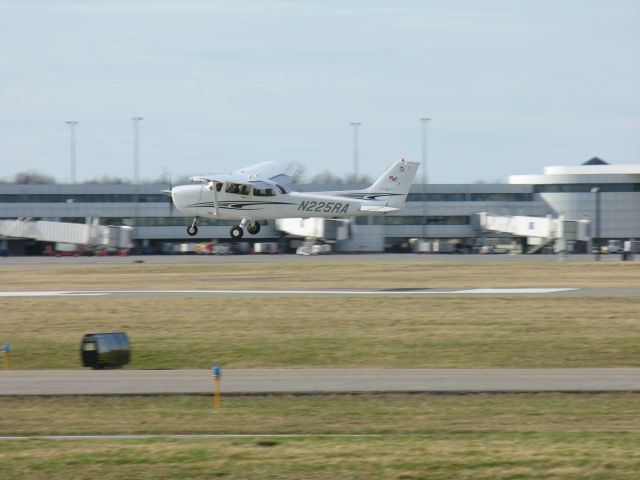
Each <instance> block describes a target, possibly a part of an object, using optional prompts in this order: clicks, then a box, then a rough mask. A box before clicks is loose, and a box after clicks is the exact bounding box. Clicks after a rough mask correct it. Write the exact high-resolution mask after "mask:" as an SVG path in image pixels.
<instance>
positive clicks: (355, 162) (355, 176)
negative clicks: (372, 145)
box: [351, 122, 362, 182]
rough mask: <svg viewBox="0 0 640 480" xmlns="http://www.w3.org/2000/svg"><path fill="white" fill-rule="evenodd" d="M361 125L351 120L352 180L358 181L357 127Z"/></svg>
mask: <svg viewBox="0 0 640 480" xmlns="http://www.w3.org/2000/svg"><path fill="white" fill-rule="evenodd" d="M360 125H362V124H361V123H360V122H352V123H351V126H352V127H353V181H354V182H357V181H358V174H359V172H358V162H359V160H360V159H359V153H360V152H359V151H358V143H359V139H358V128H359V127H360Z"/></svg>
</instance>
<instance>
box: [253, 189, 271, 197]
mask: <svg viewBox="0 0 640 480" xmlns="http://www.w3.org/2000/svg"><path fill="white" fill-rule="evenodd" d="M253 194H254V195H255V196H256V197H273V196H274V195H275V193H274V192H273V189H272V188H254V189H253Z"/></svg>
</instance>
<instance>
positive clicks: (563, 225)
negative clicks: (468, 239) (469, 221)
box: [475, 212, 591, 253]
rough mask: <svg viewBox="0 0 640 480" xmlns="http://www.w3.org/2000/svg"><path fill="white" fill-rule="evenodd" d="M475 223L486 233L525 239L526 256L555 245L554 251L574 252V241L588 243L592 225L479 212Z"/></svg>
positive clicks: (575, 221)
mask: <svg viewBox="0 0 640 480" xmlns="http://www.w3.org/2000/svg"><path fill="white" fill-rule="evenodd" d="M475 221H476V222H477V226H478V227H479V228H480V229H482V230H485V231H490V232H501V233H510V234H511V235H513V236H516V237H526V239H527V244H528V245H529V247H530V248H529V250H528V251H527V253H537V252H539V251H540V250H542V249H543V248H544V247H547V246H550V245H553V246H554V249H555V251H556V252H566V251H573V249H574V246H575V243H576V242H579V241H581V242H589V241H591V236H590V231H589V230H590V223H591V222H590V221H589V220H584V219H583V220H567V219H565V218H564V217H562V216H561V217H560V218H552V217H551V216H547V217H528V216H519V215H516V216H509V215H492V214H490V213H487V212H482V213H479V214H477V215H476V218H475Z"/></svg>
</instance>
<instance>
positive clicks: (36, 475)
mask: <svg viewBox="0 0 640 480" xmlns="http://www.w3.org/2000/svg"><path fill="white" fill-rule="evenodd" d="M639 446H640V436H639V435H637V434H629V435H615V434H557V435H554V434H542V435H529V434H487V435H478V434H453V435H437V436H429V435H427V436H419V437H412V436H409V437H377V438H330V437H329V438H327V437H325V438H305V439H301V438H279V439H275V440H273V441H268V442H266V441H265V439H259V438H243V439H191V440H188V439H183V440H147V441H139V440H138V441H123V440H104V441H65V442H53V441H29V442H13V443H11V444H5V445H3V447H4V449H3V451H2V452H0V478H25V479H52V478H53V479H62V478H64V479H87V478H101V479H130V478H140V479H175V478H197V479H205V478H206V479H209V478H228V479H233V480H235V479H243V480H244V479H285V480H286V479H301V478H304V479H311V480H314V479H316V480H317V479H331V480H334V479H336V478H338V479H342V478H349V479H355V480H358V479H362V480H365V479H367V480H369V479H374V480H376V479H385V480H388V479H392V480H412V479H415V480H418V479H442V480H450V479H451V478H465V479H485V480H488V479H497V480H501V479H505V480H506V479H514V478H526V479H549V478H553V479H573V480H589V479H593V480H595V479H629V480H635V479H637V473H638V450H639Z"/></svg>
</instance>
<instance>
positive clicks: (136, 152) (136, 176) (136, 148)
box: [131, 117, 144, 250]
mask: <svg viewBox="0 0 640 480" xmlns="http://www.w3.org/2000/svg"><path fill="white" fill-rule="evenodd" d="M131 120H132V121H133V204H134V213H133V226H134V228H135V230H134V231H135V235H136V236H138V217H139V216H140V122H141V121H142V120H144V119H143V118H142V117H132V118H131ZM136 250H137V246H136Z"/></svg>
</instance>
